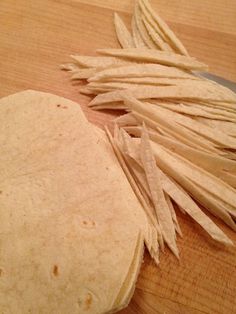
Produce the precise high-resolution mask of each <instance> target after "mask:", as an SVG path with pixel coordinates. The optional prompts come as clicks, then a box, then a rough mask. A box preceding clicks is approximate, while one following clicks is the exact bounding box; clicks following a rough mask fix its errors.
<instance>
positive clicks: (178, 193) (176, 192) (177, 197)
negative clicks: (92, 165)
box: [128, 139, 233, 245]
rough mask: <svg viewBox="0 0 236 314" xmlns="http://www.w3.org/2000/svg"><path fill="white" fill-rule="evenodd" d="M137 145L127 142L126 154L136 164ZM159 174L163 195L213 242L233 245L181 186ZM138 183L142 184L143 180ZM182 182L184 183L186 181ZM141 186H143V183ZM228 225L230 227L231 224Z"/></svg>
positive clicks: (161, 173)
mask: <svg viewBox="0 0 236 314" xmlns="http://www.w3.org/2000/svg"><path fill="white" fill-rule="evenodd" d="M139 143H140V140H135V139H133V140H131V141H130V142H129V147H130V151H128V154H129V155H130V157H132V158H133V159H134V160H135V161H136V162H140V160H139V157H138V154H137V150H138V148H139ZM158 158H159V155H158ZM158 161H161V159H158ZM165 169H166V168H165ZM139 172H140V171H139ZM159 172H160V175H161V183H162V186H163V189H164V191H165V193H166V194H167V195H169V197H170V198H171V199H172V200H173V201H175V202H176V204H177V205H178V206H179V207H180V209H181V210H183V211H184V212H186V213H187V214H188V215H190V217H192V218H193V219H194V220H195V221H196V222H197V223H198V224H199V225H200V226H201V227H202V228H203V229H204V230H205V231H206V232H207V233H208V234H209V235H210V236H211V237H212V238H213V239H214V240H216V241H219V242H221V243H224V244H226V245H232V244H233V243H232V241H231V240H230V239H229V238H228V237H227V236H226V235H225V234H224V233H223V232H222V231H221V230H220V228H218V227H217V226H216V225H215V224H214V223H213V222H212V221H211V219H210V218H209V217H208V216H206V215H205V214H204V213H203V212H202V211H201V209H200V208H199V207H198V206H197V204H196V203H195V202H194V201H193V200H192V198H191V197H190V196H189V195H188V194H187V193H186V192H185V191H184V190H183V189H182V188H181V186H179V185H178V184H177V183H176V182H174V181H173V180H171V179H170V178H169V177H168V176H167V175H166V174H164V173H163V172H162V171H161V170H160V169H159ZM141 175H142V173H141V172H140V175H139V177H140V176H141ZM180 178H182V177H181V175H180ZM140 181H141V182H142V181H143V178H142V180H140ZM184 182H186V180H185V181H184ZM187 183H188V182H187ZM143 184H145V182H144V183H143ZM216 216H217V215H216ZM226 217H227V218H226V220H227V219H228V216H227V215H226ZM223 218H224V219H225V216H223ZM230 225H231V227H232V224H231V223H230Z"/></svg>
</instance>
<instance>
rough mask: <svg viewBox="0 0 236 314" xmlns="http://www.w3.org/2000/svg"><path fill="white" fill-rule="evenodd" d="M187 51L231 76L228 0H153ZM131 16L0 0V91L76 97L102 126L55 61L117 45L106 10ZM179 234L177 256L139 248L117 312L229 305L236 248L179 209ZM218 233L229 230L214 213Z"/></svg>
mask: <svg viewBox="0 0 236 314" xmlns="http://www.w3.org/2000/svg"><path fill="white" fill-rule="evenodd" d="M152 3H153V5H154V7H155V8H158V10H159V12H160V14H161V15H162V17H163V18H164V19H166V21H167V22H168V23H169V24H170V26H171V27H172V28H173V30H174V31H175V32H176V33H177V35H179V37H180V38H181V39H182V40H183V42H184V44H185V45H186V47H187V48H188V50H189V52H190V54H191V55H193V56H195V57H198V58H199V59H200V60H201V61H204V62H206V63H208V64H209V65H210V69H211V72H212V73H216V74H218V75H221V76H224V77H225V78H228V79H231V80H235V81H236V16H235V12H236V1H235V0H227V1H223V0H191V1H189V0H181V1H180V0H153V1H152ZM114 10H116V11H118V12H119V13H120V14H121V15H122V17H123V18H124V20H125V21H126V22H127V23H129V22H130V16H131V15H130V14H131V12H132V10H133V0H119V1H118V0H116V1H115V0H41V1H36V0H17V1H16V0H1V1H0V21H1V27H0V97H2V96H6V95H8V94H11V93H14V92H17V91H20V90H24V89H38V90H42V91H48V92H52V93H55V94H58V95H61V96H65V97H67V98H70V99H72V100H74V101H77V102H79V103H80V104H81V105H82V107H83V109H84V111H85V113H86V115H87V116H88V118H89V120H90V121H92V122H94V123H95V124H97V125H100V126H102V125H103V124H104V123H109V121H110V120H111V118H112V113H98V112H92V111H91V110H89V109H88V108H87V103H88V101H89V98H88V97H85V96H81V95H79V93H78V87H77V86H72V85H71V83H70V81H69V76H68V75H67V74H65V73H63V72H61V71H60V70H59V64H61V63H63V62H66V61H69V58H68V55H70V54H75V53H80V54H94V52H95V49H97V48H105V47H118V44H117V41H116V39H115V35H114V28H113V23H112V17H113V11H114ZM178 216H179V220H180V224H181V227H182V230H183V235H184V238H183V239H179V240H178V245H179V248H180V252H181V259H180V262H178V261H177V260H176V259H175V258H174V257H173V256H172V255H171V254H170V253H169V252H168V250H166V252H165V253H164V254H162V257H161V263H160V266H159V267H158V268H157V267H155V265H154V263H153V262H152V260H151V259H150V258H149V256H148V255H147V254H146V256H145V261H144V263H143V267H142V271H141V274H140V276H139V280H138V283H137V289H136V292H135V295H134V298H133V300H132V302H131V304H130V306H129V307H128V308H127V309H125V310H123V311H122V312H121V313H123V314H131V313H133V314H134V313H142V314H144V313H145V314H153V313H162V314H164V313H165V314H177V313H178V314H200V313H205V314H206V313H209V314H224V313H227V314H233V313H236V298H235V297H236V249H235V248H233V249H224V248H222V247H220V246H217V245H216V244H214V243H212V242H210V241H209V240H208V238H207V237H206V236H205V235H204V234H203V232H202V230H201V229H200V228H198V226H197V225H196V224H194V223H192V222H191V219H190V218H188V217H185V216H184V215H181V214H180V213H178ZM215 221H216V222H217V223H218V225H219V226H220V227H222V229H223V230H224V231H225V233H226V234H227V235H228V236H229V237H231V239H234V240H235V243H236V235H235V234H234V233H233V232H232V231H231V230H229V229H228V228H227V227H225V226H224V225H223V224H222V223H221V222H219V221H217V220H215Z"/></svg>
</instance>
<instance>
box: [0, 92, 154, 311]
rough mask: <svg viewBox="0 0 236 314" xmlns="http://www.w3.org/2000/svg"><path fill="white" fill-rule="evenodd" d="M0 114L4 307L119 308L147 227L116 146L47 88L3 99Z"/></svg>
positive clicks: (75, 106) (1, 303) (0, 297)
mask: <svg viewBox="0 0 236 314" xmlns="http://www.w3.org/2000/svg"><path fill="white" fill-rule="evenodd" d="M0 120H1V123H0V131H1V133H0V142H1V147H4V149H3V150H2V151H1V155H0V177H1V182H0V190H1V191H2V193H1V197H0V207H1V209H2V210H1V213H0V215H1V219H0V221H1V252H0V255H1V256H0V259H1V269H2V270H3V274H2V277H1V278H2V280H1V283H0V285H1V289H0V308H1V309H4V308H7V310H8V311H11V312H12V313H26V312H27V311H29V310H31V311H32V312H37V311H44V310H45V308H47V311H48V312H50V313H53V312H55V311H56V312H68V311H69V312H70V313H78V310H79V312H80V313H81V314H83V313H93V314H94V313H104V312H108V311H109V310H112V304H113V303H114V301H115V300H116V298H117V295H118V293H119V291H120V289H121V287H122V286H123V283H124V282H125V280H126V274H127V272H128V270H129V268H130V265H131V264H132V261H133V257H134V254H135V248H136V244H137V239H138V237H139V234H140V231H142V233H143V235H144V236H145V232H146V231H145V230H146V229H148V227H147V226H146V225H145V221H146V217H145V215H144V214H143V209H142V207H141V206H140V204H139V202H138V201H137V199H136V197H135V195H134V193H133V191H132V189H131V187H130V185H129V183H128V181H127V179H126V177H125V175H124V173H123V171H122V170H121V168H120V165H119V163H118V161H117V159H116V157H115V156H114V153H113V151H112V149H111V146H110V144H109V143H108V141H104V140H101V139H100V137H99V136H98V135H97V133H96V132H95V131H94V129H93V128H92V127H91V125H90V124H89V123H88V121H87V120H86V119H85V117H84V115H83V113H82V111H81V109H80V107H79V105H78V104H76V103H73V102H71V101H69V100H66V99H64V98H62V97H58V96H55V95H51V94H47V93H41V92H36V91H25V92H22V93H18V94H16V95H13V96H10V97H6V98H4V99H2V100H0ZM97 165H99V167H98V166H97ZM13 195H14V197H13ZM134 213H135V214H134ZM140 223H141V224H140ZM140 228H141V229H140ZM78 248H79V249H78ZM140 260H142V255H140ZM114 265H116V271H115V272H114ZM91 278H93V279H92V280H91ZM68 282H69V283H70V284H69V285H68ZM16 285H17V287H18V288H17V289H15V288H14V287H16ZM65 286H66V287H67V288H66V289H67V293H66V294H62V293H61V291H62V290H64V288H65ZM128 292H129V291H127V292H126V293H128ZM49 295H50V299H48V296H49ZM125 305H126V304H124V306H125ZM120 306H123V305H122V304H120Z"/></svg>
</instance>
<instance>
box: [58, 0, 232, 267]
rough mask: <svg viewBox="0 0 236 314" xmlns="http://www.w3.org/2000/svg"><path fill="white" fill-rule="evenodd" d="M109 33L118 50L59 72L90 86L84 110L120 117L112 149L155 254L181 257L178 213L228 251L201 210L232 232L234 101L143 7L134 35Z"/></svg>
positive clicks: (119, 25) (143, 4) (143, 0)
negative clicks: (153, 234)
mask: <svg viewBox="0 0 236 314" xmlns="http://www.w3.org/2000/svg"><path fill="white" fill-rule="evenodd" d="M114 24H115V30H116V35H117V39H118V41H119V43H120V46H121V48H119V49H99V50H98V53H99V54H100V56H81V55H72V59H73V61H74V63H72V64H69V65H64V66H63V68H64V69H67V70H69V71H71V72H72V79H73V80H78V81H80V80H84V79H86V80H87V83H88V84H87V85H86V86H84V82H83V85H82V86H81V89H80V91H81V92H82V93H85V94H88V95H95V96H96V97H95V98H94V99H92V100H91V102H90V104H89V106H90V107H92V108H93V109H95V110H101V109H114V110H115V109H124V110H126V111H127V113H126V114H125V115H123V116H121V117H119V118H117V119H116V120H115V123H116V127H115V133H114V138H113V139H111V141H112V143H113V146H114V148H115V150H116V153H117V156H118V158H119V160H120V162H121V164H122V166H123V169H124V170H125V172H126V175H127V177H128V178H129V181H130V183H131V185H132V187H133V189H134V191H135V193H136V195H137V196H138V198H139V200H140V202H141V203H142V205H143V207H144V209H145V211H146V214H147V217H148V220H149V225H150V226H152V227H154V228H155V229H156V230H157V233H158V245H159V247H160V248H161V249H163V248H164V245H165V244H166V245H167V246H168V247H169V248H170V249H171V250H172V252H173V253H174V254H175V256H177V257H179V252H178V248H177V243H176V237H177V235H179V236H182V232H181V228H180V226H179V224H178V220H177V216H176V209H177V211H178V209H179V210H181V211H182V212H184V213H187V214H188V215H190V216H191V217H192V218H193V219H194V220H195V221H196V222H197V223H198V224H199V225H200V226H201V227H202V228H203V229H204V230H205V231H206V233H208V235H209V236H210V237H211V238H213V239H214V240H216V241H219V242H221V243H224V244H228V245H232V241H231V240H230V239H229V238H228V237H227V236H226V235H225V234H224V233H223V232H222V231H221V230H220V229H219V227H218V226H217V225H216V224H215V223H213V221H212V220H211V219H210V218H209V217H208V216H207V215H206V214H205V212H204V211H203V209H202V207H204V208H205V209H206V210H208V211H209V212H210V213H211V214H213V215H214V216H216V217H218V218H219V219H221V220H223V221H224V222H225V223H226V224H227V225H228V226H229V227H230V228H232V229H233V230H235V231H236V224H235V219H236V190H235V188H236V124H235V122H236V95H235V94H234V93H233V92H232V91H231V90H229V89H227V88H225V87H223V86H221V85H219V84H217V83H215V82H213V81H210V80H207V79H205V78H204V77H202V76H201V75H200V74H199V73H198V74H196V71H206V70H207V66H206V65H205V64H203V63H201V62H199V61H198V60H196V59H195V58H193V57H191V56H189V54H188V52H187V50H186V49H185V47H184V45H183V44H182V43H181V41H180V40H179V39H178V38H177V37H176V36H175V34H174V33H173V31H172V30H171V29H170V28H169V27H168V26H167V25H166V23H165V22H164V21H163V20H162V19H161V18H160V16H159V15H158V14H157V13H156V12H155V11H154V10H153V9H152V7H151V5H150V3H149V2H148V0H138V1H136V3H135V9H134V15H133V19H132V23H131V29H132V31H131V32H130V31H129V30H128V28H127V27H126V25H125V24H124V22H123V21H122V19H121V18H120V17H119V16H118V14H115V17H114ZM150 253H151V255H152V256H153V257H154V258H155V260H156V261H157V262H158V253H155V254H154V253H153V252H152V251H150Z"/></svg>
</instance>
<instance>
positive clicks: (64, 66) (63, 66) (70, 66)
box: [60, 63, 79, 72]
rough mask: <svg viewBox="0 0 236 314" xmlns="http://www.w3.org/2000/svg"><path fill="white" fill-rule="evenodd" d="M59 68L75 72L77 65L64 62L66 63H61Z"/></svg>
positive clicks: (77, 68)
mask: <svg viewBox="0 0 236 314" xmlns="http://www.w3.org/2000/svg"><path fill="white" fill-rule="evenodd" d="M60 69H61V70H65V71H69V72H76V71H78V70H79V67H78V66H77V65H76V64H74V63H66V64H61V65H60Z"/></svg>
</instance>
